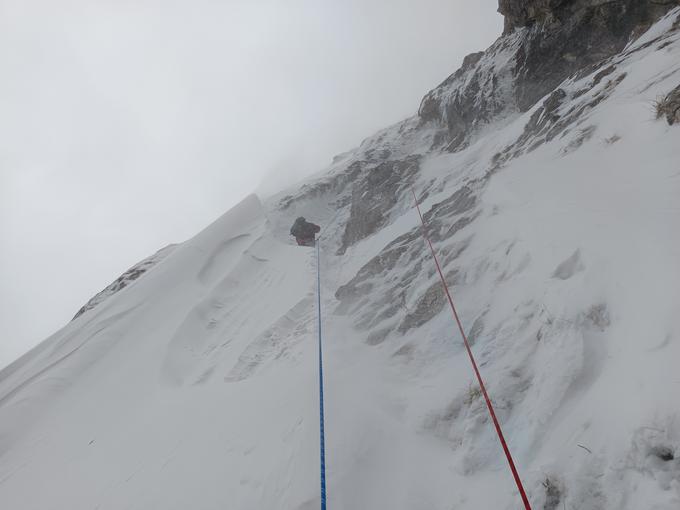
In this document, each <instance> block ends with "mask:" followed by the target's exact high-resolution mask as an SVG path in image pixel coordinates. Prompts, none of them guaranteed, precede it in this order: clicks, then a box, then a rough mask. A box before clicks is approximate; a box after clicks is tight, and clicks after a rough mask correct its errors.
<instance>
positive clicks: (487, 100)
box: [418, 0, 680, 152]
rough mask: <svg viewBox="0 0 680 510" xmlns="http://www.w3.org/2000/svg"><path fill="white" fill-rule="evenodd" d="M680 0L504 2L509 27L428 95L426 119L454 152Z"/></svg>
mask: <svg viewBox="0 0 680 510" xmlns="http://www.w3.org/2000/svg"><path fill="white" fill-rule="evenodd" d="M677 5H680V0H619V1H603V0H530V1H524V0H499V11H500V13H501V14H503V15H504V16H505V31H504V34H503V36H502V37H501V38H500V39H498V40H497V41H496V42H495V43H494V44H493V45H492V46H491V47H490V48H489V49H488V50H487V51H486V52H483V53H474V54H472V55H469V56H468V57H467V58H466V59H465V61H464V62H463V66H462V67H461V68H460V69H459V70H458V71H456V72H455V73H454V74H452V75H451V76H450V77H449V78H447V79H446V80H445V81H444V82H443V83H442V84H440V85H439V86H438V87H437V88H435V89H434V90H432V91H431V92H429V93H428V94H427V95H426V96H425V98H424V99H423V101H422V103H421V106H420V110H419V112H418V114H419V116H420V118H421V120H422V121H423V122H435V123H437V124H439V125H440V126H442V127H444V128H446V129H445V131H443V132H442V134H441V136H440V138H439V139H438V141H439V142H440V143H441V145H443V146H445V147H446V148H447V149H448V150H450V151H452V152H455V151H458V150H461V149H463V148H465V147H466V146H467V145H468V144H469V141H470V139H471V137H472V136H474V134H475V132H477V131H478V130H479V129H480V128H481V127H482V126H483V125H485V124H489V123H490V122H491V121H493V120H495V119H498V118H499V117H502V116H503V115H507V114H510V113H512V112H515V111H519V112H525V111H527V110H529V109H530V108H531V107H532V106H534V104H536V102H537V101H538V100H539V99H541V98H542V97H544V96H545V95H546V94H548V93H549V92H550V91H552V90H553V89H555V87H557V86H558V85H559V84H560V83H561V82H562V81H563V80H565V79H566V78H568V77H569V76H571V75H573V74H575V73H577V72H579V71H582V70H584V69H588V68H590V67H591V66H593V65H596V64H599V63H601V62H603V61H604V60H606V59H607V58H609V57H611V56H613V55H615V54H617V53H618V52H620V51H621V50H622V49H623V48H624V47H625V46H626V44H628V43H629V42H630V41H631V39H632V38H633V37H635V36H636V35H638V34H640V33H642V31H643V30H645V29H646V28H648V27H649V26H650V25H651V23H653V22H654V21H656V20H657V19H658V18H659V17H661V16H662V15H664V14H665V13H667V12H668V11H669V10H670V9H672V8H674V7H676V6H677Z"/></svg>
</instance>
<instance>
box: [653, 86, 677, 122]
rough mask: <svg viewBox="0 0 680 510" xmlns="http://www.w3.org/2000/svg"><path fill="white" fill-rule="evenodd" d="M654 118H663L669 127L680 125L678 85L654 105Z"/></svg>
mask: <svg viewBox="0 0 680 510" xmlns="http://www.w3.org/2000/svg"><path fill="white" fill-rule="evenodd" d="M656 118H657V119H661V118H665V119H666V122H668V125H669V126H672V125H673V124H680V85H678V86H677V87H675V88H674V89H673V90H672V91H670V92H669V93H668V95H667V96H666V97H664V98H662V99H660V100H659V101H658V102H657V103H656Z"/></svg>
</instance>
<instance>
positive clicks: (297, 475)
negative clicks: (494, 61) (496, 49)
mask: <svg viewBox="0 0 680 510" xmlns="http://www.w3.org/2000/svg"><path fill="white" fill-rule="evenodd" d="M679 15H680V11H678V10H677V9H676V10H675V11H673V12H672V13H671V14H670V15H669V16H667V17H666V18H665V19H663V20H661V21H660V22H659V23H657V24H656V25H655V26H654V27H653V28H652V29H651V30H650V31H649V32H648V33H647V34H645V35H644V36H642V37H641V38H640V39H638V40H637V41H636V42H634V43H633V44H632V45H631V46H629V47H628V48H626V50H624V52H623V53H622V54H621V55H619V56H616V57H614V58H612V59H610V61H608V62H607V63H605V64H604V65H603V66H602V67H600V68H598V69H596V70H594V71H593V72H592V73H590V74H587V73H586V74H584V75H583V76H582V77H578V78H572V79H569V80H567V81H566V82H564V83H563V84H562V85H561V86H560V89H559V91H558V92H556V93H555V94H554V95H549V96H547V97H546V99H547V100H548V101H539V103H538V104H537V105H536V106H535V107H534V108H533V109H532V110H530V111H528V112H527V113H525V114H522V115H520V114H514V116H511V117H509V118H504V119H503V120H502V121H500V122H499V123H498V124H496V125H495V126H491V127H488V128H486V129H485V130H484V131H483V132H482V131H480V132H479V133H478V134H477V135H476V138H475V139H474V140H473V141H472V142H471V144H470V146H469V147H467V148H466V149H464V150H462V151H460V152H457V153H455V154H449V153H445V152H438V151H432V150H431V149H430V147H431V140H432V133H431V132H430V131H428V129H429V128H428V127H427V126H425V127H414V126H415V125H416V122H415V121H414V120H413V119H409V120H407V121H405V122H404V123H402V124H400V125H397V126H395V127H393V128H388V129H387V130H385V131H383V132H381V133H379V134H378V135H376V136H375V137H373V138H371V139H369V140H367V141H366V142H365V143H364V144H363V145H362V146H361V147H359V148H358V149H356V150H355V151H352V152H350V153H347V154H345V155H342V156H341V157H339V158H338V159H337V161H336V162H335V163H334V165H332V166H331V167H330V168H329V169H327V170H326V171H324V172H323V173H321V174H319V175H318V176H317V177H316V178H315V179H312V180H310V181H309V182H307V183H305V185H303V186H302V187H301V188H300V189H295V190H289V192H288V193H282V194H281V195H279V196H277V197H273V198H271V199H269V200H268V201H267V202H266V203H264V204H261V203H260V201H259V200H258V199H257V198H256V197H249V198H247V199H245V200H244V201H243V202H242V203H241V204H239V205H238V206H237V207H236V208H234V209H233V210H231V211H229V212H228V213H227V214H225V215H224V216H223V217H222V218H220V219H219V220H218V221H216V222H215V223H214V224H212V225H211V226H209V227H208V228H207V229H206V230H204V231H203V232H201V233H200V234H198V235H197V236H196V237H194V238H193V239H191V240H189V241H187V242H185V243H183V244H181V245H178V246H177V247H175V248H174V249H173V250H171V251H169V253H164V255H165V256H164V257H163V258H162V259H161V260H159V261H157V262H156V263H155V265H153V267H150V268H149V269H147V270H146V273H145V274H144V275H142V276H140V277H139V278H137V279H136V280H135V281H133V282H131V283H129V285H127V286H126V287H125V288H123V289H122V290H118V291H117V292H116V293H113V294H108V295H107V296H104V297H105V299H102V300H97V302H95V303H94V307H93V308H91V309H88V310H86V311H85V312H84V313H83V314H82V315H80V316H79V317H77V318H76V319H75V320H74V321H73V322H71V323H70V324H69V325H67V326H66V327H65V328H64V329H62V330H61V331H59V332H57V333H56V334H55V335H53V336H52V337H50V338H49V339H47V340H46V341H45V342H44V343H43V344H41V345H40V346H39V347H37V348H36V349H34V350H33V351H32V352H30V353H28V354H27V355H26V356H24V357H23V358H21V359H20V360H18V361H17V362H15V363H14V364H13V365H11V366H10V367H8V368H7V369H5V370H4V371H2V372H0V506H1V507H2V508H8V509H13V510H14V509H17V510H28V509H31V510H33V509H35V510H47V509H65V508H68V509H69V510H80V509H101V510H104V509H155V508H158V509H161V508H162V509H164V510H170V509H177V510H179V509H187V508H197V509H218V508H219V509H235V510H236V509H238V510H250V509H252V510H256V509H258V510H263V509H275V508H276V509H291V510H309V509H313V508H318V476H319V473H318V410H317V402H318V400H317V399H318V393H317V386H316V385H317V372H316V370H317V365H316V363H317V361H316V343H315V342H316V323H315V317H316V307H315V295H314V292H315V276H316V261H315V257H314V250H312V249H308V248H301V247H297V246H294V245H293V244H292V242H291V240H290V239H289V238H288V232H287V229H288V228H289V226H290V224H291V223H292V220H293V219H294V218H295V217H296V216H297V215H300V214H302V215H304V216H306V217H307V218H308V219H311V220H313V221H318V222H319V223H321V224H322V225H323V226H324V230H323V232H322V239H321V241H320V242H321V253H322V257H321V261H320V265H321V274H322V293H323V294H322V301H323V302H322V308H323V310H324V319H323V330H324V340H325V348H326V351H325V371H326V391H327V393H326V399H327V403H326V405H327V409H326V413H327V414H326V433H327V455H328V459H327V462H328V466H327V469H328V483H329V487H328V494H329V508H332V509H333V510H357V509H363V508H376V509H387V508H389V509H391V510H401V509H403V510H420V509H422V510H425V509H427V510H435V509H441V510H451V509H487V508H489V509H490V508H496V509H498V508H501V509H507V510H510V509H516V508H520V507H521V502H520V500H519V498H518V497H517V493H516V489H515V486H514V483H513V481H512V478H511V476H510V474H509V472H508V470H507V467H506V464H505V459H504V458H503V456H502V452H501V449H500V446H499V444H498V440H497V439H496V437H495V434H494V431H493V429H492V426H491V424H490V422H489V419H488V417H487V412H486V409H485V407H484V404H483V401H482V400H481V399H480V396H479V391H478V390H477V388H476V386H475V383H474V380H473V375H472V371H471V369H470V366H469V361H468V359H467V357H466V354H465V352H464V350H463V346H462V344H461V341H460V338H459V337H458V335H457V334H456V331H455V329H454V324H453V322H452V320H451V316H450V311H449V310H448V309H447V308H446V307H445V306H444V303H443V302H442V300H441V292H440V290H439V283H438V280H437V275H436V273H435V272H434V264H433V262H432V260H431V259H430V258H429V255H428V252H427V251H426V246H425V245H424V243H423V240H422V238H421V236H420V232H419V219H418V216H417V213H416V212H415V211H414V209H413V204H412V197H411V196H410V191H409V186H410V185H411V184H412V185H413V186H414V188H415V190H416V193H417V194H418V195H419V197H422V199H423V204H422V205H423V211H427V212H426V218H427V219H428V221H429V222H430V228H431V235H432V236H433V239H434V240H435V245H436V248H437V250H438V251H439V253H440V254H441V256H442V260H443V261H444V265H445V268H444V269H445V272H446V273H447V278H448V279H449V282H450V283H451V284H452V287H453V291H454V298H455V299H456V301H457V304H458V306H459V308H460V312H461V316H462V320H463V323H464V325H465V326H466V328H467V329H468V330H469V331H470V338H471V341H472V342H473V350H474V351H475V355H476V356H477V357H478V360H479V362H480V365H481V370H482V374H483V376H484V377H485V379H486V381H487V384H488V386H489V390H490V393H491V396H492V398H493V400H494V404H495V405H496V406H497V409H498V412H499V418H500V420H501V422H502V425H503V427H504V430H505V433H506V436H507V439H508V440H509V443H510V447H511V450H512V451H513V453H514V455H515V457H516V461H517V463H518V467H519V469H520V474H521V476H522V478H523V480H524V481H525V483H526V485H527V488H528V490H529V492H530V498H531V501H532V505H533V506H534V508H535V509H547V510H556V509H562V508H567V509H570V510H571V509H579V510H596V509H597V510H600V509H602V510H604V509H606V510H626V509H628V510H639V509H641V508H648V509H654V510H671V509H677V508H680V458H679V457H680V406H679V404H678V402H679V400H678V394H679V392H680V370H679V369H678V360H680V309H679V303H680V264H678V260H680V236H678V234H677V230H678V225H679V224H680V221H679V220H680V205H679V204H680V200H678V197H680V146H679V145H678V140H679V136H680V130H679V128H678V127H671V126H668V125H667V124H666V123H665V122H662V121H658V120H655V117H654V112H653V105H652V103H653V101H654V100H655V99H656V98H657V97H659V96H660V95H662V94H665V93H667V92H668V90H670V89H672V88H673V87H675V86H676V85H677V84H678V82H679V81H680V31H678V30H677V29H674V28H673V27H674V23H676V25H677V21H676V20H677V19H678V16H679ZM485 65H486V64H485ZM603 70H604V71H603ZM605 71H606V72H605ZM603 72H604V74H602V73H603ZM560 91H561V92H560ZM551 98H553V99H556V100H551ZM560 122H563V123H564V125H563V126H561V125H560ZM409 130H410V131H409ZM385 150H388V151H389V152H390V153H391V154H392V155H395V154H398V155H399V157H403V158H407V157H408V156H410V155H414V154H417V155H419V157H420V158H421V159H420V160H418V164H417V170H413V171H412V169H413V168H414V166H413V165H414V164H412V163H411V160H408V159H404V160H403V161H406V163H404V165H403V166H400V167H399V168H400V172H401V173H399V174H398V175H397V178H396V179H395V181H394V182H391V184H390V186H387V185H385V188H384V190H383V194H385V196H383V195H380V189H379V188H380V185H381V184H380V183H378V184H376V188H377V189H378V195H376V196H375V197H371V200H373V199H375V200H376V201H384V203H385V204H389V205H388V206H386V210H385V211H384V213H385V214H384V215H383V216H384V217H381V218H380V221H382V222H383V224H381V226H380V228H377V229H375V230H374V231H372V232H367V233H366V234H365V235H363V237H362V236H361V235H358V234H357V235H355V234H352V235H353V236H354V237H351V236H350V235H349V234H348V233H347V225H352V222H353V221H356V203H357V200H359V199H361V196H363V195H362V194H366V193H367V192H368V191H367V190H365V189H357V188H356V187H355V185H354V184H353V182H354V181H353V178H346V177H345V176H347V175H350V174H351V172H352V171H353V170H352V169H353V168H355V167H353V166H352V165H353V164H354V163H355V162H357V161H360V160H366V159H369V158H368V156H367V155H368V154H373V153H375V152H379V151H383V152H384V151H385ZM376 175H377V174H376ZM390 175H393V174H390ZM389 178H390V177H389V176H388V179H389ZM343 179H345V180H343ZM337 183H340V184H337ZM387 195H389V196H387ZM381 203H382V202H381ZM353 207H354V209H353ZM360 227H361V228H363V226H362V225H359V227H357V228H360ZM348 239H350V240H351V242H350V241H348Z"/></svg>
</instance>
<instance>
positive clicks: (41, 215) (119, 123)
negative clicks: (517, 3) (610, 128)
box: [0, 0, 502, 366]
mask: <svg viewBox="0 0 680 510" xmlns="http://www.w3.org/2000/svg"><path fill="white" fill-rule="evenodd" d="M496 8H497V1H496V0H479V1H476V2H470V1H466V0H420V1H418V2H414V1H412V0H342V1H333V2H331V1H327V0H289V1H287V2H281V1H273V0H248V1H246V0H244V1H239V0H222V1H217V0H214V1H213V0H191V1H188V0H186V1H172V0H163V1H161V0H158V1H151V0H146V1H143V0H140V1H132V0H87V1H85V0H83V1H75V0H61V1H59V2H54V1H53V0H43V1H32V0H0V70H1V75H0V239H1V240H2V241H1V242H2V245H1V250H0V327H1V328H2V330H1V331H0V335H1V338H0V366H3V365H5V364H7V363H9V362H11V361H12V360H13V359H15V358H16V357H17V356H19V355H20V354H21V353H23V352H25V351H26V350H28V349H29V348H31V347H32V346H34V345H35V344H37V343H38V342H40V341H41V340H43V339H44V338H45V337H47V336H48V335H49V334H51V333H53V332H55V331H56V330H57V329H58V328H60V327H61V326H63V325H64V324H66V323H67V322H68V321H69V320H70V319H71V317H72V316H73V315H74V314H75V312H76V311H77V310H78V308H79V307H80V306H81V305H82V304H84V302H85V301H87V300H88V299H89V298H90V297H91V296H92V295H93V294H95V293H96V292H98V291H99V290H101V289H102V288H103V287H104V286H106V285H107V284H108V283H110V282H111V281H112V280H114V279H115V278H116V277H117V276H118V275H120V273H122V272H123V271H125V270H126V269H127V268H128V267H130V266H131V265H133V264H135V263H136V262H138V261H139V260H141V259H143V258H144V257H146V256H148V255H150V254H151V253H153V252H155V251H156V250H158V249H159V248H161V247H163V246H165V245H166V244H168V243H171V242H179V241H182V240H184V239H186V238H188V237H190V236H191V235H193V234H195V233H196V232H197V231H199V230H200V229H201V228H203V227H204V226H206V225H207V224H208V223H210V222H211V221H212V220H213V219H215V218H216V217H217V216H219V215H220V214H222V213H223V212H225V211H226V210H227V209H229V208H230V207H231V206H232V205H234V204H235V203H236V202H238V201H239V200H240V199H241V198H242V197H243V196H245V195H246V194H248V193H250V192H252V191H253V190H259V191H260V192H263V193H268V192H272V191H275V190H277V189H280V188H282V187H284V186H288V185H291V184H292V183H294V182H295V181H297V180H299V179H300V178H302V177H304V176H305V175H308V174H309V173H311V172H315V171H318V170H320V169H322V168H323V167H324V166H325V165H326V164H327V163H328V162H330V160H331V158H332V156H333V155H335V154H337V153H340V152H344V151H346V150H348V149H350V148H352V147H353V146H355V145H357V144H358V143H359V142H361V140H362V139H363V138H364V137H366V136H369V135H371V134H372V133H373V132H374V131H375V130H377V129H380V128H382V127H385V126H387V125H389V124H391V123H393V122H396V121H398V120H401V119H402V118H404V117H407V116H409V115H412V114H413V113H414V112H415V111H416V110H417V108H418V104H419V101H420V99H421V98H422V96H423V95H424V94H425V93H426V92H427V91H428V90H429V89H431V88H433V87H434V86H436V85H437V84H438V83H439V82H440V81H442V80H443V79H444V78H445V77H446V76H447V75H449V74H450V73H452V72H453V71H455V69H456V68H457V67H458V66H459V64H460V62H461V61H462V58H463V56H464V55H466V54H467V53H470V52H472V51H478V50H480V49H484V48H485V47H487V46H488V45H489V44H490V43H491V42H492V41H493V40H494V39H495V38H496V37H497V36H498V35H499V34H500V32H501V28H502V18H501V17H500V15H498V14H497V13H496V12H495V11H496Z"/></svg>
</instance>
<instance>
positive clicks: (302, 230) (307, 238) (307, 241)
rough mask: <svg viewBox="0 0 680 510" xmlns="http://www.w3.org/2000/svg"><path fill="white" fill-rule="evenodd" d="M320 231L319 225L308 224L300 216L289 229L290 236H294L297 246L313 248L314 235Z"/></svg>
mask: <svg viewBox="0 0 680 510" xmlns="http://www.w3.org/2000/svg"><path fill="white" fill-rule="evenodd" d="M320 231H321V227H320V226H319V225H315V224H314V223H310V222H308V221H307V220H305V219H304V218H303V217H302V216H300V217H299V218H298V219H296V220H295V223H293V226H292V227H291V228H290V235H292V236H295V240H296V241H297V243H298V245H299V246H314V244H315V242H316V234H318V233H319V232H320Z"/></svg>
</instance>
